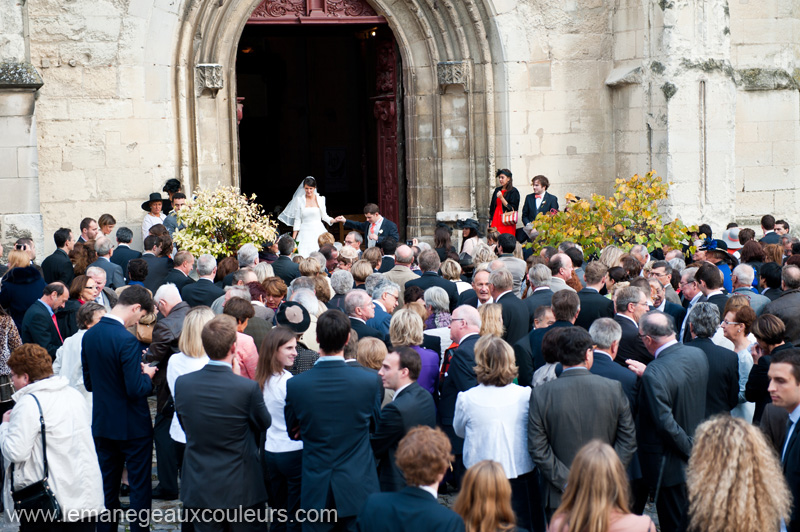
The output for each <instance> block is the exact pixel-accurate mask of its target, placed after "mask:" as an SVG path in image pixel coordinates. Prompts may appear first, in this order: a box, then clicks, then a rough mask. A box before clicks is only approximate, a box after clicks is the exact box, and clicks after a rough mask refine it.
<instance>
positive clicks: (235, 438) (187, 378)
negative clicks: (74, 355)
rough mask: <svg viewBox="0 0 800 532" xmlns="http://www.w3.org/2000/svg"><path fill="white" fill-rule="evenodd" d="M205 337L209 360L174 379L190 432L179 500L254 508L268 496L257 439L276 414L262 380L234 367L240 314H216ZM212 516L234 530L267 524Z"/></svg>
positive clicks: (178, 406) (177, 403) (180, 414)
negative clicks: (270, 408)
mask: <svg viewBox="0 0 800 532" xmlns="http://www.w3.org/2000/svg"><path fill="white" fill-rule="evenodd" d="M201 339H202V341H203V348H204V349H205V351H206V354H208V358H209V361H208V364H207V365H206V366H205V367H204V368H203V369H201V370H199V371H195V372H194V373H188V374H186V375H183V376H181V377H178V380H177V381H176V382H175V412H176V413H177V414H178V420H179V421H180V423H181V426H182V427H183V430H184V431H185V432H186V453H185V454H184V457H183V468H182V471H181V500H182V501H183V506H184V507H185V508H189V509H200V508H203V509H205V508H225V509H231V508H240V507H241V508H243V509H244V510H248V509H252V510H253V512H254V513H255V510H258V509H259V508H260V509H261V510H263V508H264V502H265V501H266V500H267V490H266V487H265V486H264V477H263V475H262V470H261V464H260V463H259V459H258V457H259V449H258V442H259V441H260V440H261V436H262V435H263V433H264V432H266V430H267V428H269V426H270V424H271V423H272V418H271V417H270V415H269V412H268V411H267V407H266V405H265V404H264V396H263V395H262V393H261V390H260V388H259V387H258V384H257V383H256V382H255V381H251V380H250V379H243V378H242V377H240V376H238V375H235V374H234V373H233V366H232V364H233V359H234V355H235V354H236V320H234V319H233V318H232V317H231V316H228V315H225V314H223V315H220V316H216V317H215V318H214V319H212V320H211V321H209V322H208V323H207V324H206V325H205V327H203V332H202V333H201ZM226 513H227V512H226ZM289 518H290V519H293V518H294V516H289ZM214 519H215V522H214V523H213V525H216V526H220V527H221V526H224V525H231V524H232V525H234V526H233V527H232V529H233V530H253V531H255V530H263V529H264V528H265V524H264V523H263V522H258V521H257V520H256V521H255V522H249V523H248V522H234V521H225V522H221V521H217V519H218V518H217V517H216V515H215V517H214ZM223 519H226V520H227V519H230V518H229V517H228V516H227V515H225V517H223ZM205 523H207V521H206V522H205ZM205 523H204V525H205V526H208V524H205ZM197 528H198V529H199V527H197ZM220 530H222V528H220Z"/></svg>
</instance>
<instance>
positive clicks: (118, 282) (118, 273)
mask: <svg viewBox="0 0 800 532" xmlns="http://www.w3.org/2000/svg"><path fill="white" fill-rule="evenodd" d="M90 266H97V267H98V268H103V269H104V270H105V272H106V286H108V287H110V288H113V289H114V290H116V289H117V288H119V287H120V286H125V275H123V273H122V267H121V266H120V265H118V264H114V263H113V262H111V261H110V260H106V259H104V258H102V257H98V258H97V260H96V261H94V262H93V263H91V264H90ZM147 267H148V268H149V267H150V264H149V263H148V265H147ZM149 271H150V270H149V269H148V272H149ZM154 293H155V292H154Z"/></svg>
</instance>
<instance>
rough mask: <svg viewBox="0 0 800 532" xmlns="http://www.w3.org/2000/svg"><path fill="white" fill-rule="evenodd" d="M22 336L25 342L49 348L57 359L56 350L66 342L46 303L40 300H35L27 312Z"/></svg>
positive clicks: (50, 352)
mask: <svg viewBox="0 0 800 532" xmlns="http://www.w3.org/2000/svg"><path fill="white" fill-rule="evenodd" d="M20 336H21V338H22V343H23V344H29V343H32V344H38V345H40V346H42V347H44V348H45V349H47V352H48V353H49V354H50V356H51V357H52V358H53V360H55V359H56V351H58V348H59V347H61V345H62V344H63V343H64V342H62V341H61V338H60V337H59V336H58V331H57V330H56V326H55V324H54V323H53V318H52V317H51V316H50V313H49V312H48V311H47V309H46V308H45V304H44V303H42V302H41V301H39V300H36V301H34V302H33V305H31V306H30V307H29V308H28V310H27V312H25V317H24V318H22V330H21V331H20Z"/></svg>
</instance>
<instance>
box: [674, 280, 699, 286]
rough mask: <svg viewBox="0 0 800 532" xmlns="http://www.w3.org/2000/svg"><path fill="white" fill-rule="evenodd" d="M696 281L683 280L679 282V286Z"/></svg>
mask: <svg viewBox="0 0 800 532" xmlns="http://www.w3.org/2000/svg"><path fill="white" fill-rule="evenodd" d="M696 282H697V281H686V282H683V281H681V282H679V283H678V286H686V285H687V284H692V283H696Z"/></svg>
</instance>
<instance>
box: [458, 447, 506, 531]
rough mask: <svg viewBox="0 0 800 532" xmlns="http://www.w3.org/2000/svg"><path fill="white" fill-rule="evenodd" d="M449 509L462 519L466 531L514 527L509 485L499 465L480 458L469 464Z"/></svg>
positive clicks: (503, 529) (501, 529) (497, 529)
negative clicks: (472, 464) (458, 491)
mask: <svg viewBox="0 0 800 532" xmlns="http://www.w3.org/2000/svg"><path fill="white" fill-rule="evenodd" d="M453 510H455V512H456V513H457V514H459V515H460V516H461V518H462V519H463V520H464V528H465V530H466V532H511V531H513V530H516V527H515V526H514V523H515V522H516V519H515V518H514V510H512V508H511V484H509V482H508V479H507V478H506V475H505V473H504V472H503V466H501V465H500V464H499V463H497V462H494V461H492V460H483V461H481V462H478V463H477V464H475V465H474V466H472V467H470V468H469V470H468V471H467V473H466V474H465V475H464V479H463V480H462V481H461V492H460V493H459V494H458V497H457V498H456V503H455V505H454V506H453Z"/></svg>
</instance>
